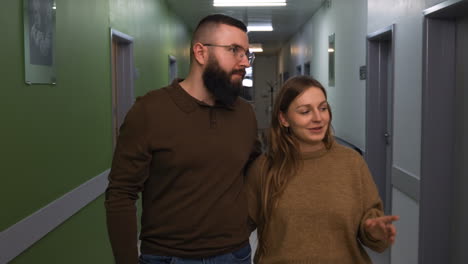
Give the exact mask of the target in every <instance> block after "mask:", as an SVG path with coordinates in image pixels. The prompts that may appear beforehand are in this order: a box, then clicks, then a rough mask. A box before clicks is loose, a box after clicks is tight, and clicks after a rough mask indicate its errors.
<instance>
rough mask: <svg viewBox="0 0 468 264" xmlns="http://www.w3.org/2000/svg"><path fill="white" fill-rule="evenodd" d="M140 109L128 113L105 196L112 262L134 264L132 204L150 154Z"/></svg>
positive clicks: (139, 107) (134, 217) (135, 106)
mask: <svg viewBox="0 0 468 264" xmlns="http://www.w3.org/2000/svg"><path fill="white" fill-rule="evenodd" d="M146 122H147V118H146V117H145V109H144V105H143V104H142V103H141V102H139V101H137V102H136V103H135V104H134V106H133V107H132V108H131V109H130V111H129V112H128V114H127V116H126V118H125V120H124V122H123V124H122V126H121V127H120V134H119V137H118V140H117V146H116V149H115V152H114V158H113V161H112V168H111V172H110V174H109V185H108V187H107V189H106V194H105V207H106V215H107V230H108V233H109V239H110V242H111V245H112V251H113V253H114V257H115V261H116V263H117V264H119V263H125V264H129V263H138V250H137V240H138V239H137V215H136V205H135V203H136V201H137V200H138V198H139V197H138V193H139V192H141V191H142V189H143V185H144V182H145V180H146V178H147V177H148V164H149V163H150V161H151V151H150V149H149V144H148V140H147V136H146V135H147V134H148V128H147V123H146Z"/></svg>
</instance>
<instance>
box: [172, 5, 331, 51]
mask: <svg viewBox="0 0 468 264" xmlns="http://www.w3.org/2000/svg"><path fill="white" fill-rule="evenodd" d="M165 1H166V2H167V5H168V7H169V9H170V10H171V11H172V12H174V13H175V14H176V15H177V16H178V17H179V18H180V19H181V20H182V21H184V23H185V24H186V25H187V26H188V27H189V28H190V29H191V30H192V31H193V30H194V29H195V27H196V26H197V24H198V22H199V21H200V19H202V18H203V17H204V16H206V15H209V14H214V13H222V14H225V15H229V16H232V17H235V18H237V19H239V20H242V21H243V22H244V23H245V24H246V25H247V24H248V23H262V22H268V21H272V26H273V29H274V30H273V31H270V32H249V39H250V43H262V44H263V50H264V54H275V53H277V52H278V51H279V49H280V48H281V46H282V44H284V43H285V42H286V41H288V40H289V39H290V38H291V37H292V36H293V35H294V34H295V33H296V32H298V30H299V29H300V27H301V26H302V25H304V24H305V23H306V22H307V21H308V20H309V19H310V18H311V17H312V15H313V14H314V13H315V11H316V10H318V9H319V8H320V6H321V5H322V3H323V2H324V0H287V6H284V7H214V6H213V0H165Z"/></svg>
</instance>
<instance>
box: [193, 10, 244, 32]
mask: <svg viewBox="0 0 468 264" xmlns="http://www.w3.org/2000/svg"><path fill="white" fill-rule="evenodd" d="M209 23H213V24H225V25H229V26H233V27H236V28H238V29H240V30H242V31H244V32H247V27H246V26H245V24H244V23H243V22H242V21H240V20H238V19H235V18H233V17H230V16H226V15H223V14H214V15H209V16H206V17H204V18H203V19H202V20H200V22H199V23H198V26H197V28H196V29H195V34H196V33H197V31H198V29H199V28H201V27H203V26H204V25H205V24H209Z"/></svg>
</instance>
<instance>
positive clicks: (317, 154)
mask: <svg viewBox="0 0 468 264" xmlns="http://www.w3.org/2000/svg"><path fill="white" fill-rule="evenodd" d="M328 151H329V149H327V148H326V147H323V148H321V149H319V150H316V151H311V152H303V153H301V159H302V160H309V159H318V158H320V157H322V156H324V155H325V154H327V153H328Z"/></svg>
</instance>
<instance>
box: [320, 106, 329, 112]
mask: <svg viewBox="0 0 468 264" xmlns="http://www.w3.org/2000/svg"><path fill="white" fill-rule="evenodd" d="M327 110H328V107H320V111H322V112H323V111H327Z"/></svg>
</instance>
